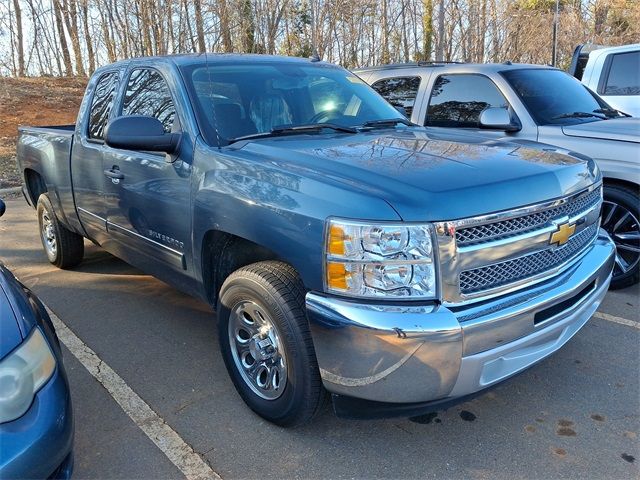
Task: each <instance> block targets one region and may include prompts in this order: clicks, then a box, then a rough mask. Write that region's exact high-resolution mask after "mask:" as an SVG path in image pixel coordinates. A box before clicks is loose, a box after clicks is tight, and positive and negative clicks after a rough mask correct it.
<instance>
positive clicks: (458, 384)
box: [306, 231, 615, 403]
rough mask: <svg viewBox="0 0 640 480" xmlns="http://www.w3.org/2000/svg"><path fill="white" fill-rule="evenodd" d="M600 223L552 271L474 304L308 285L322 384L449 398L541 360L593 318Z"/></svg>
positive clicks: (600, 282) (601, 290)
mask: <svg viewBox="0 0 640 480" xmlns="http://www.w3.org/2000/svg"><path fill="white" fill-rule="evenodd" d="M614 253H615V246H614V244H613V242H612V241H611V239H610V238H609V237H608V236H607V234H606V233H605V232H604V231H601V232H600V234H599V236H598V238H597V239H596V241H595V242H594V244H593V245H592V246H591V247H590V248H589V249H587V251H586V252H585V253H584V254H583V255H582V256H581V257H580V258H579V259H578V260H577V261H576V262H575V263H573V264H572V265H571V266H570V267H568V268H567V269H566V270H565V271H563V272H562V273H561V274H559V275H558V276H556V277H554V278H553V279H551V280H549V281H547V282H544V283H542V284H537V285H535V286H534V287H530V288H525V289H522V290H519V291H517V292H514V293H511V294H508V295H504V296H502V297H500V298H496V299H492V300H489V301H487V302H483V303H482V304H476V305H471V306H467V307H461V308H458V309H456V308H453V307H448V308H447V307H444V306H442V305H422V306H415V305H402V306H399V305H389V304H378V305H371V304H362V303H354V302H350V301H347V300H342V299H338V298H335V297H328V296H324V295H320V294H317V293H313V292H311V293H308V294H307V297H306V305H307V315H308V318H309V323H310V326H311V332H312V336H313V342H314V346H315V350H316V355H317V358H318V364H319V366H320V373H321V375H322V379H323V383H324V386H325V388H326V389H327V390H329V391H330V392H332V393H335V394H339V395H346V396H350V397H355V398H361V399H366V400H373V401H378V402H390V403H410V402H428V401H431V400H437V399H442V398H452V399H453V398H457V397H462V396H465V395H468V394H471V393H473V392H476V391H479V390H482V389H484V388H487V387H489V386H491V385H493V384H495V383H497V382H500V381H502V380H504V379H506V378H508V377H510V376H512V375H514V374H516V373H518V372H520V371H522V370H524V369H525V368H527V367H529V366H531V365H533V364H535V363H536V362H538V361H540V360H542V359H543V358H545V357H546V356H548V355H550V354H551V353H553V352H555V351H556V350H558V349H559V348H560V347H561V346H562V345H564V344H565V343H566V342H567V341H568V340H569V339H570V338H571V337H572V336H573V335H574V334H575V333H576V332H577V331H578V330H579V329H580V328H581V327H582V326H583V325H584V324H585V323H586V322H587V320H589V318H591V316H592V315H593V313H594V312H595V311H596V309H597V308H598V306H599V305H600V302H601V301H602V299H603V297H604V295H605V293H606V292H607V289H608V287H609V282H610V280H611V270H612V268H613V259H614Z"/></svg>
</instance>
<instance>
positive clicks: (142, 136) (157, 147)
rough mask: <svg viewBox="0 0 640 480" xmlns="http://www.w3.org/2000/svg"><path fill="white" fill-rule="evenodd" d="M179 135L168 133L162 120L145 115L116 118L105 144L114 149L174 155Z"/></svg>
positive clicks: (105, 137)
mask: <svg viewBox="0 0 640 480" xmlns="http://www.w3.org/2000/svg"><path fill="white" fill-rule="evenodd" d="M180 137H181V135H180V134H179V133H166V132H165V131H164V127H163V126H162V123H161V122H160V120H158V119H157V118H154V117H147V116H143V115H131V116H127V117H118V118H114V119H113V120H111V121H110V122H109V124H108V125H107V128H106V129H105V133H104V142H105V143H106V144H107V145H109V146H110V147H113V148H122V149H125V150H143V151H147V152H164V153H174V152H175V151H176V150H177V149H178V145H179V144H180Z"/></svg>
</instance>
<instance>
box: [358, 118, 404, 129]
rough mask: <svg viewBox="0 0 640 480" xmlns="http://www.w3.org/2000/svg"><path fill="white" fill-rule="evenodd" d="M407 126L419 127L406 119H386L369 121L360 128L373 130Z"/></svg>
mask: <svg viewBox="0 0 640 480" xmlns="http://www.w3.org/2000/svg"><path fill="white" fill-rule="evenodd" d="M399 123H400V124H402V125H406V126H407V127H416V126H417V125H416V124H415V123H413V122H410V121H409V120H407V119H406V118H385V119H382V120H369V121H368V122H364V123H363V124H362V125H360V128H371V127H393V126H394V125H397V124H399Z"/></svg>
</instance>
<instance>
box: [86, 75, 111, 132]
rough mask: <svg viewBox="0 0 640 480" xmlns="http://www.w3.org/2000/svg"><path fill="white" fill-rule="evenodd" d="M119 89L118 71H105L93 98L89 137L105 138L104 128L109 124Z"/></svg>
mask: <svg viewBox="0 0 640 480" xmlns="http://www.w3.org/2000/svg"><path fill="white" fill-rule="evenodd" d="M117 90H118V72H111V73H105V74H104V75H103V76H102V77H100V79H99V80H98V83H97V84H96V90H95V92H94V94H93V99H92V100H91V110H90V113H89V131H88V136H89V138H91V139H94V140H102V139H103V138H104V129H105V127H106V126H107V121H108V120H109V114H110V113H111V109H112V108H113V102H114V100H115V97H116V91H117Z"/></svg>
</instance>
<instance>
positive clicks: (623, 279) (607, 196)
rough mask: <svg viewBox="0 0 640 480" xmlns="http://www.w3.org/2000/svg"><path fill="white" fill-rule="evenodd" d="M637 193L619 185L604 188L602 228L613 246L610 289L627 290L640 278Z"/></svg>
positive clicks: (639, 232)
mask: <svg viewBox="0 0 640 480" xmlns="http://www.w3.org/2000/svg"><path fill="white" fill-rule="evenodd" d="M638 202H639V200H638V193H637V192H634V191H633V190H631V189H629V188H625V187H623V186H620V185H606V186H605V187H604V202H603V204H602V228H604V229H605V230H606V231H607V233H608V234H609V235H610V236H611V239H612V240H613V241H614V242H615V244H616V259H615V266H614V267H613V278H612V279H611V288H612V289H614V290H615V289H618V288H624V287H628V286H630V285H633V284H635V283H637V282H638V277H639V276H640V273H639V271H640V223H639V222H638V220H639V219H640V213H639V210H640V206H639V205H638Z"/></svg>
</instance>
